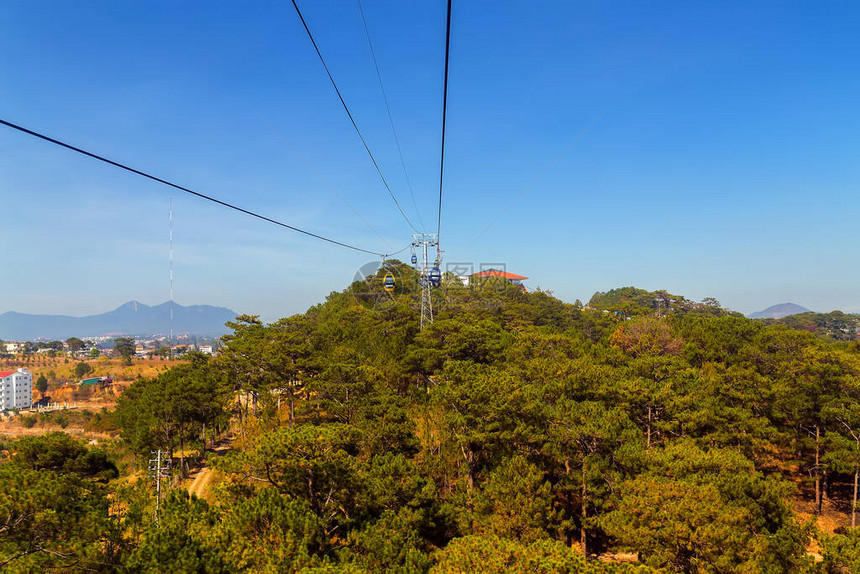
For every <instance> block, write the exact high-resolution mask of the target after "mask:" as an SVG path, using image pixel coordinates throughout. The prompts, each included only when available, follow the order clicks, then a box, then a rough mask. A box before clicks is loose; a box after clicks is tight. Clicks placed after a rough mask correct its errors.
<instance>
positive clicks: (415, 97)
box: [0, 0, 860, 321]
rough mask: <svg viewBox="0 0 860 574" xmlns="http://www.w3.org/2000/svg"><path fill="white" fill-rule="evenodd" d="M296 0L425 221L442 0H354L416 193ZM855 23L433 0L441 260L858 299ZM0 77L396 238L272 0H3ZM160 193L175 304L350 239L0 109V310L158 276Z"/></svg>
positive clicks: (761, 8) (594, 285)
mask: <svg viewBox="0 0 860 574" xmlns="http://www.w3.org/2000/svg"><path fill="white" fill-rule="evenodd" d="M300 6H302V8H303V11H304V13H305V17H306V19H307V21H308V24H309V26H310V27H311V30H312V31H313V32H314V34H315V36H316V38H317V41H318V43H319V45H320V48H321V50H322V52H323V54H324V56H325V57H326V59H327V61H328V63H329V65H330V67H331V69H332V72H333V74H334V76H335V79H336V80H337V81H338V83H339V85H340V87H341V90H342V92H343V95H344V97H345V99H346V100H347V103H348V104H349V105H350V106H351V108H352V110H353V112H354V115H355V117H356V121H357V122H358V124H359V126H360V128H361V129H362V130H363V132H364V133H365V135H366V137H367V139H368V142H369V144H370V146H371V149H372V150H373V151H374V153H375V155H376V156H377V158H378V160H379V162H380V164H381V167H382V170H383V172H384V173H385V174H386V176H387V178H388V179H389V180H390V182H391V185H392V188H393V189H394V191H395V193H396V194H397V196H398V198H399V200H400V202H401V204H402V205H403V207H404V209H406V211H407V213H408V214H409V215H410V217H411V218H413V219H415V220H416V221H417V220H418V217H417V214H416V211H417V212H419V213H420V217H421V219H423V221H424V222H425V224H426V225H427V227H428V228H433V227H435V218H436V199H437V192H438V190H437V181H438V161H439V157H438V156H439V140H440V119H441V118H440V116H441V89H442V88H441V86H442V64H443V58H442V57H443V50H444V24H445V21H444V19H445V3H444V1H443V0H434V1H432V2H430V1H425V0H421V1H417V2H403V1H393V0H364V3H363V6H364V9H365V13H366V16H367V19H368V24H369V26H370V30H371V34H372V37H373V41H374V44H375V48H376V52H377V57H378V59H379V64H380V67H381V71H382V74H383V79H384V81H385V87H386V90H387V92H388V97H389V100H390V102H391V108H392V112H393V115H394V119H395V122H396V126H397V129H398V132H399V136H400V140H401V144H402V147H403V152H404V155H405V159H406V164H407V167H408V169H409V175H410V178H411V181H412V184H413V188H414V192H415V199H416V203H417V207H418V209H417V210H416V207H415V205H414V204H413V202H412V198H411V196H410V192H409V189H408V188H407V186H406V182H405V180H404V177H403V173H402V170H401V168H400V163H399V159H398V156H397V152H396V147H395V145H394V140H393V138H392V136H391V132H390V128H389V125H388V120H387V116H386V114H385V107H384V104H383V100H382V96H381V93H380V91H379V86H378V84H377V79H376V75H375V72H374V69H373V65H372V61H371V59H370V53H369V49H368V46H367V41H366V38H365V36H364V30H363V27H362V23H361V18H360V15H359V12H358V5H357V3H356V2H354V1H352V0H337V1H334V0H330V1H313V2H311V1H308V0H304V1H303V2H301V3H300ZM858 31H860V6H858V5H857V4H856V3H853V2H847V1H846V2H736V3H727V2H719V3H718V2H713V3H708V2H687V3H679V2H647V3H644V2H588V3H585V2H570V1H559V2H540V3H537V2H526V1H520V2H509V1H498V0H494V1H492V2H490V1H476V0H469V1H468V2H467V1H464V0H455V2H454V18H453V29H452V46H451V70H450V92H449V117H448V130H449V131H448V147H447V163H446V177H445V192H444V204H443V212H442V242H443V247H444V248H445V252H446V253H445V257H446V261H448V262H451V261H471V262H474V263H475V264H476V265H478V264H480V263H484V262H504V263H506V264H507V268H508V270H509V271H513V272H516V273H520V274H523V275H527V276H529V277H531V279H530V281H528V285H530V286H531V287H536V286H540V287H541V288H544V289H550V290H552V291H553V292H554V293H555V294H556V295H557V296H559V297H561V298H562V299H564V300H568V301H573V300H574V299H576V298H580V299H582V300H587V299H588V298H589V297H590V296H591V295H592V294H593V293H594V291H597V290H607V289H610V288H613V287H620V286H625V285H636V286H639V287H643V288H647V289H658V288H664V289H667V290H669V291H671V292H673V293H678V294H682V295H685V296H687V297H689V298H693V299H701V298H703V297H709V296H710V297H716V298H717V299H719V300H720V301H721V302H722V303H723V304H724V305H726V306H728V307H731V308H733V309H736V310H739V311H742V312H744V313H748V312H751V311H755V310H759V309H762V308H764V307H767V306H769V305H771V304H775V303H780V302H786V301H792V302H795V303H798V304H800V305H804V306H806V307H809V308H812V309H814V310H817V311H828V310H831V309H836V308H839V309H843V310H853V311H857V310H860V290H858V288H857V286H858V284H860V265H858V263H860V255H858V253H860V250H858V249H857V243H858V240H857V237H858V227H860V226H858V224H860V194H858V184H860V162H858V152H860V103H858V102H860V32H858ZM0 78H2V81H0V117H2V118H4V119H7V120H10V121H13V122H16V123H20V124H23V125H24V126H26V127H29V128H32V129H35V130H37V131H43V132H45V133H47V134H49V135H52V136H54V137H56V138H58V139H61V140H65V141H68V142H70V143H73V144H76V145H79V146H81V147H84V148H87V149H90V150H92V151H94V152H96V153H100V154H103V155H106V156H108V157H110V158H113V159H116V160H118V161H122V162H126V163H128V164H130V165H132V166H134V167H138V168H140V169H143V170H146V171H149V172H151V173H153V174H155V175H158V176H160V177H163V178H166V179H170V180H172V181H175V182H177V183H179V184H182V185H185V186H188V187H191V188H193V189H196V190H199V191H201V192H204V193H207V194H210V195H213V196H216V197H218V198H220V199H223V200H226V201H231V202H234V203H237V204H239V205H241V206H242V207H246V208H248V209H252V210H256V211H260V212H262V213H264V214H266V215H269V216H271V217H274V218H277V219H280V220H282V221H285V222H287V223H290V224H292V225H296V226H299V227H303V228H305V229H308V230H310V231H313V232H316V233H319V234H323V235H327V236H331V237H333V238H335V239H338V240H340V241H345V242H349V243H354V244H356V245H359V246H362V247H366V248H368V249H371V250H373V251H389V252H390V251H393V250H396V249H399V248H401V247H403V246H405V245H406V244H407V243H409V241H410V233H411V230H410V229H409V227H408V226H407V225H406V223H405V222H404V221H403V219H402V218H401V217H400V215H399V214H398V212H397V210H396V208H395V207H394V205H393V203H392V201H391V199H390V198H389V197H388V194H387V192H386V191H385V189H384V188H383V186H382V184H381V183H380V181H379V179H378V177H377V175H376V173H375V171H374V170H373V167H372V165H371V164H370V161H369V160H368V158H367V156H366V155H365V152H364V149H363V148H362V146H361V143H360V142H359V140H358V138H357V136H356V135H355V133H354V132H353V131H352V127H351V125H350V124H349V122H348V119H347V118H346V115H345V113H344V112H343V110H342V109H341V108H340V105H339V103H338V101H337V99H336V96H335V94H334V92H333V90H332V88H331V86H330V85H329V83H328V80H327V78H326V77H325V74H324V71H323V69H322V67H321V65H320V63H319V61H318V60H317V57H316V54H315V53H314V52H313V48H312V46H311V45H310V42H309V41H308V39H307V37H306V35H305V33H304V30H303V29H302V28H301V24H300V22H299V21H298V18H297V17H296V15H295V13H294V11H293V8H292V6H291V4H290V3H289V2H288V1H279V2H272V3H252V4H250V5H248V4H247V3H236V2H230V3H226V2H186V3H176V2H152V1H147V2H107V1H105V2H38V3H36V2H30V1H16V0H9V1H7V2H4V5H3V9H2V10H0ZM598 118H599V119H598ZM595 120H597V121H596V123H594V122H595ZM591 124H593V127H591V129H590V130H588V131H587V133H585V134H584V135H582V137H581V139H579V140H578V141H577V142H576V143H575V144H574V145H573V146H572V147H571V148H570V150H569V151H568V152H567V153H566V154H565V155H563V156H562V157H561V158H560V159H559V160H558V161H557V162H556V163H555V164H554V165H553V167H552V168H551V169H549V171H547V172H546V174H545V175H544V176H543V177H542V178H541V179H539V180H538V181H537V182H536V183H535V184H534V186H533V187H531V188H530V189H529V191H528V192H527V193H525V194H524V195H522V197H521V199H519V201H518V202H517V203H516V204H515V205H514V206H513V207H512V208H511V209H510V210H509V211H507V212H506V213H505V214H504V216H503V217H501V219H499V220H498V221H497V222H496V223H495V224H494V225H493V226H492V227H491V228H490V229H489V230H488V231H487V232H486V233H485V234H484V235H482V236H481V238H480V239H479V240H478V241H477V242H475V241H474V240H475V239H476V237H477V236H478V235H479V234H480V232H481V231H482V230H483V229H484V228H485V227H486V226H487V225H488V224H490V223H491V222H492V221H493V220H494V219H495V218H496V217H497V216H498V215H499V214H500V213H501V212H502V210H503V209H504V208H505V207H506V206H507V205H509V204H510V202H511V201H513V200H514V198H516V197H517V196H518V195H520V193H521V192H522V191H523V190H524V189H525V188H526V186H528V185H529V183H530V182H532V180H534V179H535V178H536V177H537V176H538V175H539V174H540V173H541V172H542V171H544V169H545V168H546V167H547V166H548V165H549V164H550V163H551V162H552V161H553V160H554V159H555V158H556V157H557V156H558V155H559V154H560V153H561V152H562V151H563V150H564V149H565V148H567V147H568V146H569V145H570V144H571V142H573V141H574V140H576V138H577V137H578V136H579V135H580V134H582V132H583V131H584V130H586V128H587V127H588V126H589V125H591ZM270 125H271V126H272V127H273V128H274V130H276V131H277V132H278V134H280V136H281V137H283V138H284V139H285V140H287V141H288V142H290V144H291V145H292V146H293V147H295V149H296V150H298V151H299V152H300V153H301V154H302V155H303V156H304V157H305V158H306V159H307V160H308V161H309V162H310V163H311V164H312V165H313V167H314V168H315V169H316V170H317V171H319V172H320V173H321V174H322V175H323V176H324V177H325V178H326V179H327V180H328V181H329V182H330V183H331V184H332V185H333V186H334V187H335V189H336V190H337V191H338V192H339V193H340V194H341V195H342V196H343V197H344V198H345V199H346V200H347V201H348V202H349V203H350V204H351V205H352V206H353V207H354V208H355V209H356V210H357V211H358V212H359V213H360V214H361V216H362V217H363V218H364V219H365V220H366V221H367V222H368V223H369V224H370V225H371V227H372V228H373V229H374V230H375V232H374V231H371V230H370V229H368V227H366V226H365V224H364V223H362V222H361V220H359V219H358V218H357V217H356V216H355V215H354V214H353V213H352V212H351V211H350V210H349V209H348V208H347V207H346V206H345V205H344V204H343V203H342V202H341V200H340V199H338V197H337V196H335V195H334V194H333V193H332V192H331V191H330V190H329V189H328V188H327V187H326V186H325V185H324V184H323V183H322V182H320V180H319V179H317V177H316V176H315V175H314V174H313V172H311V171H310V170H309V169H308V168H307V167H306V166H305V165H304V163H302V161H301V160H300V159H298V158H297V157H296V156H295V155H294V154H293V152H292V151H291V150H290V148H289V147H288V146H287V145H285V144H284V143H283V142H282V141H281V139H279V137H278V135H276V134H275V133H273V131H272V129H270V127H269V126H270ZM171 196H172V197H173V203H174V219H175V231H174V235H175V257H174V261H175V263H174V265H175V299H176V301H177V302H179V303H182V304H192V303H206V304H213V305H223V306H227V307H230V308H232V309H233V310H235V311H237V312H240V313H254V314H260V315H262V316H263V318H264V319H266V320H269V321H271V320H275V319H277V318H279V317H282V316H286V315H290V314H292V313H296V312H301V311H304V310H305V309H306V308H307V307H308V306H310V305H312V304H314V303H316V302H319V301H321V300H322V299H323V298H324V297H325V295H326V294H328V293H329V292H331V291H333V290H340V289H342V288H344V287H345V286H346V285H347V284H348V283H349V282H350V281H351V279H352V277H353V274H354V272H355V270H356V269H357V268H358V267H360V266H361V265H362V264H363V263H365V262H367V261H369V260H370V259H371V258H370V257H369V256H366V255H363V254H360V253H355V252H352V251H348V250H345V249H342V248H339V247H335V246H331V245H327V244H324V243H320V242H318V241H315V240H313V239H309V238H305V237H302V236H300V235H297V234H294V233H292V232H289V231H286V230H283V229H280V228H278V227H275V226H272V225H270V224H266V223H263V222H260V221H257V220H254V219H251V218H248V217H247V216H243V215H240V214H237V213H234V212H230V211H227V210H225V209H223V208H220V207H217V206H215V205H211V204H207V203H205V202H202V201H200V200H197V199H194V198H192V197H189V196H185V195H182V194H180V192H176V191H173V190H170V189H169V188H166V187H163V186H160V185H158V184H156V183H153V182H149V181H147V180H144V179H141V178H139V177H137V176H134V175H130V174H127V173H123V172H121V171H119V170H117V169H116V168H113V167H110V166H106V165H103V164H100V163H98V162H95V161H93V160H90V159H88V158H85V157H81V156H78V155H76V154H73V153H71V152H68V151H66V150H63V149H60V148H56V147H53V146H51V145H49V144H46V143H44V142H41V141H38V140H35V139H32V138H30V137H28V136H25V135H22V134H20V133H17V132H14V131H12V130H10V129H8V128H5V127H0V207H2V213H3V223H2V225H0V250H2V251H0V256H2V257H1V258H0V269H2V272H3V277H4V280H3V281H2V282H0V312H4V311H9V310H14V311H19V312H30V313H64V314H71V315H84V314H90V313H97V312H103V311H107V310H109V309H112V308H114V307H116V306H118V305H120V304H121V303H123V302H125V301H128V300H130V299H137V300H139V301H142V302H144V303H148V304H157V303H160V302H163V301H164V300H166V299H167V296H168V224H167V221H168V200H169V198H170V197H171ZM376 233H378V234H379V235H381V236H382V237H383V238H384V239H385V241H386V242H387V244H388V245H386V244H385V243H383V241H382V240H380V238H379V237H378V236H377V235H376ZM473 242H474V243H473ZM389 245H390V247H389ZM404 257H408V252H407V254H404Z"/></svg>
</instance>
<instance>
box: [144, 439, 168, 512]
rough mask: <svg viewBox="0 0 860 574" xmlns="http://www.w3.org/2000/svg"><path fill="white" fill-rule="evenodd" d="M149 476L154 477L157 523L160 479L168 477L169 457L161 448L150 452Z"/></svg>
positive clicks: (159, 502)
mask: <svg viewBox="0 0 860 574" xmlns="http://www.w3.org/2000/svg"><path fill="white" fill-rule="evenodd" d="M150 454H151V455H152V458H151V459H149V476H150V477H152V478H154V479H155V523H156V524H158V511H159V509H160V507H161V479H163V478H169V477H170V457H168V456H167V453H166V452H164V451H161V450H155V451H152V452H151V453H150Z"/></svg>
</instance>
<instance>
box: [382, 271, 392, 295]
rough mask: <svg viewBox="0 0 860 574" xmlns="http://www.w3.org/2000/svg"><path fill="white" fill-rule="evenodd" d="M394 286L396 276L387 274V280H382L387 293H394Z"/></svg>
mask: <svg viewBox="0 0 860 574" xmlns="http://www.w3.org/2000/svg"><path fill="white" fill-rule="evenodd" d="M394 285H395V281H394V275H392V274H391V273H386V274H385V278H384V279H383V280H382V286H383V287H384V288H385V290H386V291H388V292H389V293H391V292H392V291H394Z"/></svg>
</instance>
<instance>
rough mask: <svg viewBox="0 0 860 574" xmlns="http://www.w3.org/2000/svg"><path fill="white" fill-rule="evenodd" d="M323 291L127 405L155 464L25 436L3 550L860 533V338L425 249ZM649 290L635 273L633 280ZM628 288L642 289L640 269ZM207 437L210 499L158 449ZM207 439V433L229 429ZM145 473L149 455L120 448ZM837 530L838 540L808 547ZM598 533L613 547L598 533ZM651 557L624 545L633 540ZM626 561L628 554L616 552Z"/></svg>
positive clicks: (332, 556) (802, 555)
mask: <svg viewBox="0 0 860 574" xmlns="http://www.w3.org/2000/svg"><path fill="white" fill-rule="evenodd" d="M395 267H396V273H395V275H396V276H397V281H398V286H397V289H396V291H395V293H393V294H388V293H386V292H385V291H384V290H383V289H382V284H381V277H373V278H371V279H369V280H368V282H366V283H355V284H353V285H351V286H350V287H349V288H348V289H346V290H345V291H343V292H339V293H332V294H331V295H330V296H329V297H328V298H327V300H326V302H324V303H322V304H320V305H317V306H315V307H313V308H311V309H310V310H308V312H307V313H305V314H303V315H297V316H294V317H290V318H286V319H282V320H280V321H278V322H275V323H273V324H271V325H264V324H263V323H261V322H260V321H259V320H258V319H257V318H256V317H252V316H240V317H238V318H237V319H236V321H235V322H234V323H231V324H230V325H229V326H230V327H231V329H232V333H231V334H230V335H228V336H227V337H225V346H224V348H223V352H222V353H221V355H220V356H218V357H217V358H215V359H207V358H206V357H203V356H199V357H196V358H195V359H194V360H193V361H191V362H190V363H189V364H185V365H182V366H179V367H176V368H174V369H172V370H170V371H167V372H165V373H163V374H161V375H159V376H158V378H156V379H142V380H140V381H138V382H137V383H135V384H134V385H132V386H131V387H130V388H129V389H128V391H126V393H124V394H123V396H122V397H121V398H120V401H119V404H118V406H117V410H116V413H115V414H114V415H112V416H113V420H114V421H115V425H116V427H117V429H118V430H119V432H120V435H121V437H122V443H121V445H114V447H113V448H116V449H119V448H120V446H121V448H124V449H128V450H129V451H131V452H134V453H135V454H136V456H137V461H138V465H139V467H140V468H141V469H142V470H141V471H140V472H139V473H138V474H136V475H135V476H132V477H129V476H121V477H120V478H118V479H117V478H114V476H115V475H116V474H117V468H116V466H115V465H113V463H111V461H110V457H108V456H107V455H106V454H105V453H104V452H103V451H101V450H98V449H96V450H88V449H87V448H86V447H84V446H83V445H81V444H77V443H76V442H75V441H74V440H73V439H69V438H67V437H66V438H62V437H64V435H51V436H49V437H45V438H42V439H35V438H34V439H26V440H25V441H19V442H17V443H12V444H9V445H7V456H6V460H5V462H4V463H3V464H2V465H0V487H2V488H0V520H3V521H5V526H0V563H2V564H5V566H6V567H7V568H8V569H10V570H11V571H22V572H41V571H46V570H48V569H51V568H55V569H60V570H63V571H88V572H90V571H97V572H113V571H117V572H272V573H275V572H300V571H301V572H545V573H549V572H585V571H588V572H604V571H606V572H628V571H629V572H650V571H671V572H772V573H778V572H842V571H857V570H858V569H860V534H858V531H855V530H853V529H851V528H850V527H849V526H850V525H848V524H846V525H845V527H844V528H842V529H840V530H839V531H838V533H837V534H825V533H823V532H822V531H821V530H820V529H819V528H818V527H817V526H816V524H815V521H814V520H812V521H808V520H804V519H801V518H799V515H798V514H797V512H796V511H795V509H796V505H797V504H800V503H805V504H808V505H809V506H812V507H813V508H815V507H816V506H817V507H818V508H820V507H821V504H822V501H823V499H824V498H825V497H828V498H829V500H830V501H832V503H834V504H838V505H841V507H842V508H844V509H847V516H849V518H848V520H850V521H854V516H853V512H852V508H853V506H854V504H855V502H856V498H857V479H858V468H860V346H858V344H857V343H856V342H839V341H833V340H829V339H826V338H822V337H817V336H816V335H815V334H812V333H808V332H804V331H800V330H796V329H791V328H788V327H786V326H784V325H779V324H765V323H762V322H759V321H753V320H749V319H745V318H743V317H740V316H737V314H731V313H728V312H726V311H724V310H723V309H721V308H720V306H719V304H718V303H717V302H716V301H714V300H708V301H705V302H703V303H694V302H690V301H687V300H686V299H683V298H682V297H679V296H674V295H669V294H666V296H665V297H660V299H665V303H664V302H656V303H655V301H654V299H655V298H654V297H652V296H651V295H650V294H649V295H644V294H643V293H647V292H639V290H632V291H629V292H624V293H619V292H609V293H608V294H603V293H600V294H597V295H595V298H594V299H592V301H591V303H590V305H589V306H588V307H586V308H581V306H580V305H570V304H565V303H562V302H561V301H559V300H557V299H555V298H553V297H552V296H551V295H550V294H547V293H542V292H535V293H524V292H523V291H522V290H520V289H519V288H517V287H513V286H510V285H508V284H507V283H505V282H504V281H497V280H488V281H486V282H484V283H483V284H481V285H479V286H475V287H473V288H472V289H467V288H463V287H454V286H453V285H454V283H453V282H452V281H448V282H446V283H445V284H443V287H442V288H440V289H438V290H435V291H434V299H433V306H434V312H435V321H434V322H433V324H432V325H430V326H429V327H426V328H425V329H424V330H423V331H420V329H419V317H418V312H417V304H418V303H417V288H416V277H415V275H414V271H413V270H412V269H411V268H409V267H408V266H403V265H396V264H395ZM629 289H632V288H629ZM618 291H622V290H618ZM216 436H218V437H228V438H232V442H231V443H230V448H229V449H228V450H227V452H226V454H223V456H218V457H215V456H214V455H213V454H212V452H210V453H209V455H208V460H209V463H210V464H211V465H212V466H213V467H214V468H215V469H217V475H218V477H219V480H218V485H217V486H216V487H215V488H214V489H213V491H212V493H211V495H210V496H207V498H206V500H204V499H198V498H196V497H195V496H189V495H188V494H187V491H185V490H183V489H182V488H180V487H176V488H173V489H170V490H169V493H168V494H167V495H166V499H165V500H163V501H162V503H161V508H160V515H159V520H158V522H157V523H156V521H155V520H154V492H153V489H152V483H151V481H149V480H147V479H146V477H145V472H146V470H145V467H146V464H147V460H148V458H149V452H150V450H154V449H157V448H162V449H166V450H169V451H170V452H171V453H172V454H173V460H174V474H180V473H181V472H183V469H184V468H186V458H187V457H188V456H189V455H190V453H194V452H196V451H198V450H199V449H200V448H201V447H204V446H206V443H209V442H210V441H212V440H213V439H215V438H216ZM210 446H211V444H210ZM124 474H127V473H124ZM809 548H815V549H816V550H817V552H818V553H819V554H820V560H819V561H818V562H814V560H813V557H812V556H811V555H810V554H808V549H809ZM598 555H601V557H602V560H598V559H597V556H598ZM622 555H624V556H627V557H631V556H632V557H635V556H637V555H638V561H635V558H634V561H632V562H630V563H623V564H622V563H618V562H619V560H618V559H619V557H621V556H622ZM607 560H608V561H607Z"/></svg>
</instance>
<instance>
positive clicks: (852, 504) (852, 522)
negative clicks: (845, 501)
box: [851, 466, 860, 528]
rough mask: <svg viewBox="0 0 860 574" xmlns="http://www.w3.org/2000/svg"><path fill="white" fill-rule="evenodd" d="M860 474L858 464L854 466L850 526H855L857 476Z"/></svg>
mask: <svg viewBox="0 0 860 574" xmlns="http://www.w3.org/2000/svg"><path fill="white" fill-rule="evenodd" d="M858 474H860V466H855V467H854V498H853V499H852V501H851V528H855V527H856V526H857V478H858Z"/></svg>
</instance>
